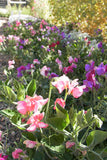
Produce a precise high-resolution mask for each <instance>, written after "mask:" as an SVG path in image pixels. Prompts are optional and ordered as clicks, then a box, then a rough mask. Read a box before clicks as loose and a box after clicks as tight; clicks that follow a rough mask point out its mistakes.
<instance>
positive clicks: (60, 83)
mask: <svg viewBox="0 0 107 160" xmlns="http://www.w3.org/2000/svg"><path fill="white" fill-rule="evenodd" d="M51 83H52V85H53V86H55V87H56V88H57V89H58V91H59V93H62V92H63V90H64V89H67V88H69V86H70V79H69V78H68V77H67V76H65V75H63V76H61V77H59V78H55V82H51Z"/></svg>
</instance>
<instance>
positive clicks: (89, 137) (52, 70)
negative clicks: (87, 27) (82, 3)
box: [0, 19, 107, 160]
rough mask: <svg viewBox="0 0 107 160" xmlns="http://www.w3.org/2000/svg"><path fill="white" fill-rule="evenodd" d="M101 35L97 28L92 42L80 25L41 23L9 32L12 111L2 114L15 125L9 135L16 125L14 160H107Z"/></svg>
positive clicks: (106, 80) (5, 94) (4, 95)
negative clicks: (59, 25) (18, 159)
mask: <svg viewBox="0 0 107 160" xmlns="http://www.w3.org/2000/svg"><path fill="white" fill-rule="evenodd" d="M101 33H102V31H101V30H100V29H96V36H95V38H92V37H91V36H89V35H88V34H87V33H82V32H81V31H80V30H78V24H76V23H70V24H69V23H67V24H66V25H65V26H61V27H56V26H54V25H52V24H49V23H48V22H46V21H45V20H40V19H38V20H37V21H36V23H35V22H32V21H25V20H24V21H23V20H22V21H14V22H13V23H8V26H7V27H5V28H4V36H2V37H1V52H2V54H4V55H6V54H7V55H9V56H11V59H10V58H9V60H10V61H9V62H8V56H7V55H6V57H7V59H6V62H4V61H3V63H4V64H5V65H6V66H5V67H4V68H3V69H5V79H2V81H1V84H0V87H1V91H0V100H1V101H4V102H5V106H6V107H5V106H4V107H5V108H4V107H3V108H1V111H0V113H1V114H2V115H3V116H5V117H7V118H8V119H9V120H10V122H11V123H8V121H7V127H8V125H9V133H10V130H12V126H14V127H13V131H12V132H11V134H8V135H9V136H8V138H9V140H10V139H11V136H12V138H13V139H12V140H11V143H10V144H11V145H12V146H13V147H8V149H7V150H6V151H5V154H8V159H9V160H11V159H17V158H21V159H25V160H27V159H28V160H34V159H35V158H36V159H37V160H39V159H41V160H45V159H58V160H70V159H74V160H80V159H81V160H90V159H93V160H95V159H105V160H106V158H107V152H106V139H107V132H106V131H107V128H106V127H105V126H106V125H103V123H104V124H106V121H107V116H106V114H105V113H107V109H106V108H107V98H106V96H107V91H106V89H107V77H106V74H107V61H106V59H107V55H106V52H107V44H106V43H105V42H103V37H102V35H101ZM4 55H3V59H4ZM1 58H2V57H1ZM1 61H2V60H1ZM17 62H18V63H17ZM3 63H2V64H3ZM1 105H4V103H1ZM1 121H2V124H3V125H4V121H5V119H4V117H2V119H1ZM11 124H12V126H11ZM3 125H2V126H3ZM16 128H17V129H16ZM1 130H2V131H3V132H4V134H5V132H6V133H7V131H5V127H4V126H3V128H2V127H1ZM18 134H20V136H19V137H18V139H16V141H15V140H14V137H15V136H18ZM99 137H100V138H99ZM19 141H20V143H19ZM3 142H4V140H3ZM7 144H9V143H7ZM2 150H3V148H2Z"/></svg>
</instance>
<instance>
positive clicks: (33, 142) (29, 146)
mask: <svg viewBox="0 0 107 160" xmlns="http://www.w3.org/2000/svg"><path fill="white" fill-rule="evenodd" d="M23 144H25V145H26V147H27V148H34V147H35V145H36V144H37V142H36V141H30V140H25V141H24V142H23Z"/></svg>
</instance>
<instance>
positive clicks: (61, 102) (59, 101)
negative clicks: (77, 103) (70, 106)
mask: <svg viewBox="0 0 107 160" xmlns="http://www.w3.org/2000/svg"><path fill="white" fill-rule="evenodd" d="M57 103H58V104H59V105H60V106H61V107H62V108H64V107H65V101H64V100H63V99H62V98H57V99H56V101H55V106H54V109H56V104H57Z"/></svg>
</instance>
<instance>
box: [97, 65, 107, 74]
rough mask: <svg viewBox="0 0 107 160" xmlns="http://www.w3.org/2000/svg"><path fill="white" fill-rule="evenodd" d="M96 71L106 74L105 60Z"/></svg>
mask: <svg viewBox="0 0 107 160" xmlns="http://www.w3.org/2000/svg"><path fill="white" fill-rule="evenodd" d="M96 73H97V74H98V75H99V76H100V75H104V74H105V73H106V67H105V65H104V64H103V62H102V63H101V64H100V65H99V66H98V67H97V68H96Z"/></svg>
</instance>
